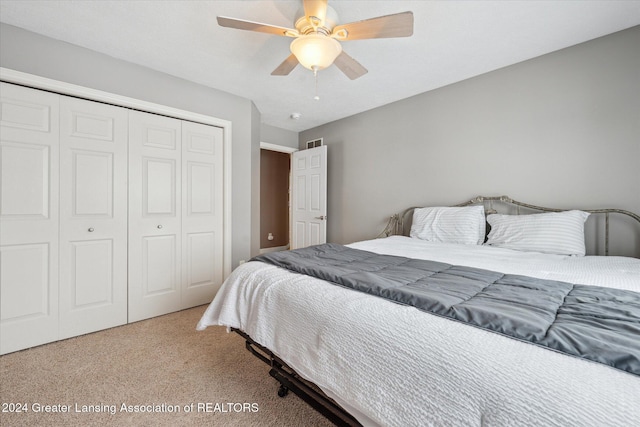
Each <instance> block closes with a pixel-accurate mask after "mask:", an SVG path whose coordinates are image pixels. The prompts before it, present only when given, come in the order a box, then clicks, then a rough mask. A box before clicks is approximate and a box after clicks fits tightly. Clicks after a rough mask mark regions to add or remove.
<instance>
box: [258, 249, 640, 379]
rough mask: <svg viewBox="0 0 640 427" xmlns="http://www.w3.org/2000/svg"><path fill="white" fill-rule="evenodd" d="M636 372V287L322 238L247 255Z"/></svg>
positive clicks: (639, 361) (639, 346) (639, 363)
mask: <svg viewBox="0 0 640 427" xmlns="http://www.w3.org/2000/svg"><path fill="white" fill-rule="evenodd" d="M253 260H254V261H262V262H265V263H269V264H272V265H275V266H278V267H282V268H286V269H288V270H291V271H293V272H297V273H301V274H306V275H309V276H313V277H317V278H319V279H323V280H326V281H328V282H331V283H335V284H338V285H340V286H344V287H346V288H350V289H354V290H356V291H360V292H365V293H368V294H371V295H375V296H378V297H382V298H386V299H389V300H391V301H395V302H397V303H400V304H405V305H410V306H413V307H416V308H418V309H420V310H423V311H426V312H429V313H432V314H435V315H438V316H442V317H446V318H450V319H454V320H457V321H460V322H464V323H467V324H470V325H473V326H476V327H480V328H483V329H486V330H489V331H493V332H497V333H500V334H503V335H506V336H509V337H512V338H516V339H518V340H522V341H525V342H529V343H532V344H536V345H539V346H543V347H546V348H549V349H552V350H556V351H559V352H562V353H566V354H569V355H572V356H577V357H581V358H584V359H588V360H592V361H595V362H599V363H603V364H605V365H609V366H612V367H614V368H617V369H620V370H623V371H626V372H629V373H632V374H634V375H638V376H640V293H637V292H632V291H625V290H619V289H610V288H604V287H598V286H587V285H574V284H570V283H565V282H558V281H552V280H543V279H536V278H532V277H527V276H519V275H514V274H503V273H498V272H495V271H489V270H483V269H479V268H471V267H464V266H455V265H450V264H445V263H441V262H435V261H426V260H418V259H411V258H405V257H399V256H392V255H380V254H376V253H373V252H368V251H362V250H358V249H352V248H348V247H346V246H342V245H337V244H332V243H329V244H324V245H318V246H312V247H308V248H303V249H297V250H293V251H283V252H273V253H268V254H264V255H260V256H258V257H255V258H253Z"/></svg>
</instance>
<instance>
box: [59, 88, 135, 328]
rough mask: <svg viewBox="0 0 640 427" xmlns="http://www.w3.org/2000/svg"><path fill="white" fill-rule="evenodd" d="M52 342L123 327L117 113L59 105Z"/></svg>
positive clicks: (121, 135)
mask: <svg viewBox="0 0 640 427" xmlns="http://www.w3.org/2000/svg"><path fill="white" fill-rule="evenodd" d="M60 107H61V115H60V149H61V154H60V165H61V175H60V189H61V192H60V203H61V204H60V215H61V218H60V338H67V337H72V336H76V335H80V334H84V333H88V332H93V331H97V330H100V329H106V328H110V327H113V326H118V325H122V324H124V323H126V322H127V157H128V153H127V144H128V124H127V122H128V112H127V110H126V109H124V108H120V107H114V106H111V105H105V104H100V103H97V102H92V101H85V100H81V99H76V98H71V97H66V96H62V97H61V100H60Z"/></svg>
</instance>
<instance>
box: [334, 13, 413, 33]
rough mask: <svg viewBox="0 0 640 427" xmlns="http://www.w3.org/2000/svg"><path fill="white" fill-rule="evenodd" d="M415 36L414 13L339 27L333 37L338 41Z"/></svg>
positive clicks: (366, 20) (398, 14)
mask: <svg viewBox="0 0 640 427" xmlns="http://www.w3.org/2000/svg"><path fill="white" fill-rule="evenodd" d="M412 34H413V12H401V13H396V14H394V15H386V16H379V17H377V18H371V19H365V20H364V21H358V22H352V23H350V24H344V25H338V26H336V27H335V28H334V29H333V32H332V36H333V37H335V38H336V39H338V40H363V39H382V38H388V37H409V36H410V35H412Z"/></svg>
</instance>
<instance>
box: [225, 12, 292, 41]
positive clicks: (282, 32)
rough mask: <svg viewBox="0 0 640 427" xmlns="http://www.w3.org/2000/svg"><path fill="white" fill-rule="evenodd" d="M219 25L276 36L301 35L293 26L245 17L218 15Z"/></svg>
mask: <svg viewBox="0 0 640 427" xmlns="http://www.w3.org/2000/svg"><path fill="white" fill-rule="evenodd" d="M218 25H220V26H221V27H227V28H235V29H238V30H247V31H257V32H259V33H267V34H275V35H276V36H287V37H298V36H299V35H300V33H298V30H294V29H293V28H285V27H278V26H275V25H269V24H261V23H260V22H252V21H245V20H243V19H235V18H227V17H225V16H218Z"/></svg>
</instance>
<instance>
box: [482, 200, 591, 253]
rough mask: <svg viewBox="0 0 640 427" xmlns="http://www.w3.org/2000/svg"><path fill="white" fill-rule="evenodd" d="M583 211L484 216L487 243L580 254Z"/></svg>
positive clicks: (584, 218) (524, 249)
mask: <svg viewBox="0 0 640 427" xmlns="http://www.w3.org/2000/svg"><path fill="white" fill-rule="evenodd" d="M588 217H589V214H588V213H587V212H582V211H575V210H574V211H565V212H550V213H540V214H531V215H500V214H494V215H489V216H488V217H487V222H488V223H489V225H490V226H491V231H489V236H488V239H487V245H491V246H499V247H501V248H509V249H515V250H518V251H531V252H543V253H548V254H560V255H579V256H584V254H585V252H586V251H585V246H584V223H585V221H586V220H587V218H588Z"/></svg>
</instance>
